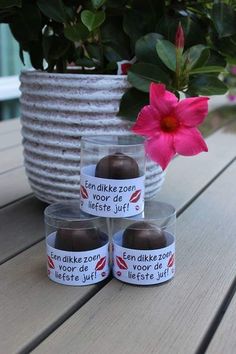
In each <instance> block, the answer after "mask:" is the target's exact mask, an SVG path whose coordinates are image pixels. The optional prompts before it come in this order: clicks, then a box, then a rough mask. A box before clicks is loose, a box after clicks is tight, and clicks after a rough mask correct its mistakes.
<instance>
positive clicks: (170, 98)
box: [150, 82, 178, 116]
mask: <svg viewBox="0 0 236 354" xmlns="http://www.w3.org/2000/svg"><path fill="white" fill-rule="evenodd" d="M177 103H178V99H177V97H176V96H175V95H174V94H173V93H172V92H170V91H167V90H166V87H165V85H163V84H155V83H154V82H152V83H151V85H150V105H151V106H153V107H155V108H156V109H157V110H158V112H159V113H160V115H161V116H166V115H168V114H170V112H171V111H172V110H173V108H174V107H175V106H176V105H177Z"/></svg>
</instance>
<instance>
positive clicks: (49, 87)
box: [20, 71, 164, 203]
mask: <svg viewBox="0 0 236 354" xmlns="http://www.w3.org/2000/svg"><path fill="white" fill-rule="evenodd" d="M20 79H21V92H22V96H21V122H22V135H23V146H24V158H25V168H26V173H27V176H28V179H29V182H30V185H31V187H32V190H33V191H34V193H35V195H36V197H37V198H39V199H41V200H43V201H45V202H48V203H52V202H55V201H61V200H65V199H75V198H78V196H79V181H80V177H79V176H80V139H81V136H84V135H104V134H107V135H129V134H130V130H129V129H130V123H129V122H128V121H126V120H122V119H120V118H119V117H117V116H116V113H117V112H118V108H119V102H120V98H121V97H122V95H123V93H124V92H125V90H126V89H127V88H128V87H129V84H128V82H127V79H126V76H119V75H78V74H50V73H45V72H40V71H24V72H22V74H21V77H20ZM163 181H164V173H163V171H162V170H161V168H160V167H159V166H157V165H155V164H154V163H152V162H150V161H149V162H148V165H147V178H146V198H151V197H154V196H155V194H156V193H157V191H158V190H159V189H160V187H161V185H162V183H163Z"/></svg>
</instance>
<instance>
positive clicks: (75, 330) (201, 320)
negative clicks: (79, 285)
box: [33, 163, 236, 354]
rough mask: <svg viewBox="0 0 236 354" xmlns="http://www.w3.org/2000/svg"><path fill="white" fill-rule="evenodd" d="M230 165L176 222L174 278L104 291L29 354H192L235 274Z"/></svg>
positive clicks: (113, 285)
mask: <svg viewBox="0 0 236 354" xmlns="http://www.w3.org/2000/svg"><path fill="white" fill-rule="evenodd" d="M235 179H236V163H234V164H233V165H232V166H231V167H229V168H228V169H227V170H226V171H225V172H224V173H223V174H222V175H221V176H220V177H219V178H218V179H217V180H216V181H215V182H214V183H213V184H212V185H211V186H210V187H209V189H207V190H206V191H205V192H204V193H203V194H202V195H201V196H200V197H199V198H198V199H197V200H196V201H195V202H194V203H193V204H192V205H191V206H190V207H189V208H188V209H187V210H186V211H185V212H184V213H183V214H182V215H181V216H180V218H179V221H178V236H177V274H176V277H175V279H174V280H173V281H171V282H169V283H167V284H164V285H163V286H156V287H155V286H153V287H135V286H129V285H125V284H122V283H120V282H118V281H116V280H112V281H111V282H110V283H108V284H107V285H106V286H105V287H104V288H103V289H102V290H101V291H100V292H99V293H98V294H97V295H95V296H94V297H93V298H92V299H91V300H90V301H89V302H88V303H87V304H85V305H84V306H83V307H82V309H80V310H79V311H78V312H76V313H75V314H74V315H73V316H71V317H70V318H69V319H68V320H67V321H65V322H64V324H63V325H62V326H60V327H59V328H58V330H56V331H55V332H54V333H52V335H50V336H49V337H48V338H47V339H46V340H45V341H44V342H43V343H42V344H41V345H39V346H38V347H37V348H36V349H35V351H33V352H34V353H43V354H47V353H83V354H87V353H88V354H89V353H103V354H108V353H127V354H128V353H161V354H165V353H168V354H172V353H173V354H176V353H188V354H191V353H196V350H197V349H198V347H199V344H200V343H201V341H202V339H203V337H204V335H205V333H206V332H207V330H208V328H209V326H210V325H211V322H212V320H213V318H214V316H215V314H216V312H217V310H218V308H219V306H220V305H221V303H222V300H223V299H224V297H225V295H226V293H227V291H228V289H229V286H230V284H231V283H232V281H233V279H234V277H235V272H236V263H235V249H236V238H235V228H236V218H235V212H236V210H235V209H236V194H235V193H232V190H234V188H235Z"/></svg>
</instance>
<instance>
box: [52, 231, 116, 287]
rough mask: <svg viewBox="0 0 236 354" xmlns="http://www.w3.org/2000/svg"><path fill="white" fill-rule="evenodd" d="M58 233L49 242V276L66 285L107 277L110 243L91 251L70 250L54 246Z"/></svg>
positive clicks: (85, 283)
mask: <svg viewBox="0 0 236 354" xmlns="http://www.w3.org/2000/svg"><path fill="white" fill-rule="evenodd" d="M55 238H56V233H55V232H54V233H52V234H50V235H49V236H48V237H47V239H46V244H47V269H48V277H49V278H50V279H51V280H53V281H55V282H57V283H60V284H64V285H80V286H81V285H90V284H95V283H98V282H100V281H102V280H104V279H106V278H107V277H108V275H109V273H110V266H109V249H108V248H109V244H108V243H107V244H106V245H104V246H102V247H99V248H96V249H94V250H91V251H84V252H69V251H61V250H58V249H56V248H54V245H55Z"/></svg>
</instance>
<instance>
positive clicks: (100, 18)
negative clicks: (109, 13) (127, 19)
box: [81, 10, 106, 32]
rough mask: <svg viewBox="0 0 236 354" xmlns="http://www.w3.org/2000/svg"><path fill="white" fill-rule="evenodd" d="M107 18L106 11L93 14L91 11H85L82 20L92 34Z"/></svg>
mask: <svg viewBox="0 0 236 354" xmlns="http://www.w3.org/2000/svg"><path fill="white" fill-rule="evenodd" d="M105 18H106V16H105V12H104V11H98V12H92V11H89V10H84V11H82V13H81V20H82V22H83V24H84V25H85V26H86V27H87V28H88V30H89V31H90V32H92V31H93V30H95V29H96V28H97V27H99V26H101V24H102V23H103V22H104V21H105Z"/></svg>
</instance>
